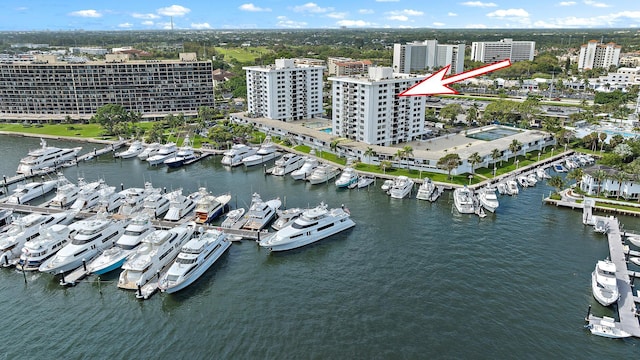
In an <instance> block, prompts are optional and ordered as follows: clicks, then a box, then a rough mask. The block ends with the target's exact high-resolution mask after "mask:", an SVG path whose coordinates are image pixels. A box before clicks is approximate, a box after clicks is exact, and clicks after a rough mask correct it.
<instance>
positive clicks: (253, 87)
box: [242, 59, 324, 121]
mask: <svg viewBox="0 0 640 360" xmlns="http://www.w3.org/2000/svg"><path fill="white" fill-rule="evenodd" d="M242 69H244V70H245V71H246V72H247V112H248V114H251V115H252V116H256V117H265V118H268V119H274V120H282V121H294V120H302V119H308V118H313V117H320V116H322V114H323V109H322V84H323V83H322V72H323V70H324V66H316V65H302V64H299V65H296V64H295V63H294V60H293V59H276V62H275V64H273V65H268V66H245V67H243V68H242Z"/></svg>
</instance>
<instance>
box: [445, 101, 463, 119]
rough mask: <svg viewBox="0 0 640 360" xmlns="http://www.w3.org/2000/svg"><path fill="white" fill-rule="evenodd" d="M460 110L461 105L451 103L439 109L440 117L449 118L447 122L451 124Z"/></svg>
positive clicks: (461, 110)
mask: <svg viewBox="0 0 640 360" xmlns="http://www.w3.org/2000/svg"><path fill="white" fill-rule="evenodd" d="M462 112H463V109H462V105H460V104H458V103H451V104H447V105H445V106H444V107H443V108H442V109H440V117H442V118H443V119H447V120H449V122H450V123H452V124H453V123H454V122H455V120H456V118H457V117H458V114H461V113H462Z"/></svg>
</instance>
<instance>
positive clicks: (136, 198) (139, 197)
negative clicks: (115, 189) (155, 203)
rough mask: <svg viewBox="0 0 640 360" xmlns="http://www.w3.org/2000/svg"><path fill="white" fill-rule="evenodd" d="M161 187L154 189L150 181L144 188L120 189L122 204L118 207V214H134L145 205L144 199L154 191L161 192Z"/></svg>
mask: <svg viewBox="0 0 640 360" xmlns="http://www.w3.org/2000/svg"><path fill="white" fill-rule="evenodd" d="M159 192H160V189H154V188H153V187H152V186H151V184H150V183H146V184H145V187H144V188H127V189H124V190H122V191H120V195H121V196H122V204H121V205H120V207H119V208H118V214H120V215H125V216H132V215H134V214H136V213H138V212H140V211H142V209H143V207H144V200H145V199H146V198H147V197H148V196H150V195H151V194H154V193H159Z"/></svg>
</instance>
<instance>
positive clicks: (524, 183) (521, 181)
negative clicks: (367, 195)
mask: <svg viewBox="0 0 640 360" xmlns="http://www.w3.org/2000/svg"><path fill="white" fill-rule="evenodd" d="M516 181H517V182H518V185H520V186H522V187H523V188H526V187H529V186H530V185H529V180H528V179H527V177H526V176H525V175H518V176H516Z"/></svg>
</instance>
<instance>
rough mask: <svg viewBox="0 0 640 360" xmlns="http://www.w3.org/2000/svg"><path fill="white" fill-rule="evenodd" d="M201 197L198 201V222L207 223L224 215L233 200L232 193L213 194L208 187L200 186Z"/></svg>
mask: <svg viewBox="0 0 640 360" xmlns="http://www.w3.org/2000/svg"><path fill="white" fill-rule="evenodd" d="M200 192H201V193H202V194H201V195H200V198H199V199H198V201H197V202H196V223H198V224H205V223H209V222H211V221H213V220H215V219H216V218H217V217H218V216H220V215H222V213H224V211H225V207H226V206H227V204H228V203H229V201H231V195H229V194H225V195H220V196H213V195H212V194H211V193H209V192H208V191H207V189H206V188H200Z"/></svg>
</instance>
